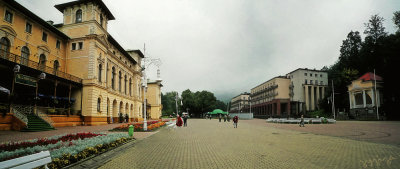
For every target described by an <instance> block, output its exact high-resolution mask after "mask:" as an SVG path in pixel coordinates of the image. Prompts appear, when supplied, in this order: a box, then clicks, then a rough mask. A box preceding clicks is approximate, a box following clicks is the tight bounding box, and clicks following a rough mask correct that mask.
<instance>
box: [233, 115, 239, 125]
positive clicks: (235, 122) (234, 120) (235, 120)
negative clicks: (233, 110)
mask: <svg viewBox="0 0 400 169" xmlns="http://www.w3.org/2000/svg"><path fill="white" fill-rule="evenodd" d="M232 120H233V128H237V123H238V121H239V117H238V116H235V117H233V119H232Z"/></svg>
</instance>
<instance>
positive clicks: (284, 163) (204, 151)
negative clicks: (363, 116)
mask: <svg viewBox="0 0 400 169" xmlns="http://www.w3.org/2000/svg"><path fill="white" fill-rule="evenodd" d="M307 127H308V126H307ZM307 127H306V128H307ZM302 130H303V129H302ZM117 167H118V168H171V169H172V168H339V169H343V168H400V147H399V146H395V145H389V144H381V143H373V142H366V141H359V140H353V139H348V138H342V137H332V136H324V135H316V134H312V133H310V132H305V131H293V130H287V129H280V128H276V127H270V126H268V125H267V124H265V123H262V122H259V121H257V120H255V121H253V122H252V121H244V120H242V121H239V128H237V129H235V128H233V125H232V123H224V122H221V123H219V122H218V120H205V119H189V120H188V127H185V128H176V129H174V128H170V129H168V128H163V129H161V130H160V131H159V132H158V133H156V134H154V135H152V136H150V137H148V138H146V139H143V140H141V141H138V142H136V143H135V144H134V145H133V146H132V147H130V148H129V149H127V150H126V151H125V152H124V153H121V154H119V155H116V156H115V157H113V158H112V160H111V161H109V162H108V163H106V164H105V165H104V166H102V167H101V168H117Z"/></svg>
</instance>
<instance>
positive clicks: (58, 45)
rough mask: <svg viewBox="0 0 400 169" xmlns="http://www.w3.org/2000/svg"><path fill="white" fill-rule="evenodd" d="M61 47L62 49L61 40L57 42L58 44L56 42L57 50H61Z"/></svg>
mask: <svg viewBox="0 0 400 169" xmlns="http://www.w3.org/2000/svg"><path fill="white" fill-rule="evenodd" d="M60 47H61V42H60V40H57V42H56V48H57V49H60Z"/></svg>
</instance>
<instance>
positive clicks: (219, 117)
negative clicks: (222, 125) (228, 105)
mask: <svg viewBox="0 0 400 169" xmlns="http://www.w3.org/2000/svg"><path fill="white" fill-rule="evenodd" d="M218 119H219V122H221V114H220V115H219V116H218Z"/></svg>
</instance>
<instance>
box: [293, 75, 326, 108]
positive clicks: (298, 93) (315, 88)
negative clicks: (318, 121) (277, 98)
mask: <svg viewBox="0 0 400 169" xmlns="http://www.w3.org/2000/svg"><path fill="white" fill-rule="evenodd" d="M286 77H287V78H289V79H290V100H291V104H292V106H291V107H292V112H293V114H298V113H305V112H307V111H314V110H317V109H318V103H319V101H320V100H321V99H323V98H324V97H325V91H326V88H327V87H328V73H327V72H325V71H321V70H311V69H303V68H299V69H296V70H294V71H292V72H290V73H288V74H287V75H286Z"/></svg>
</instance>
